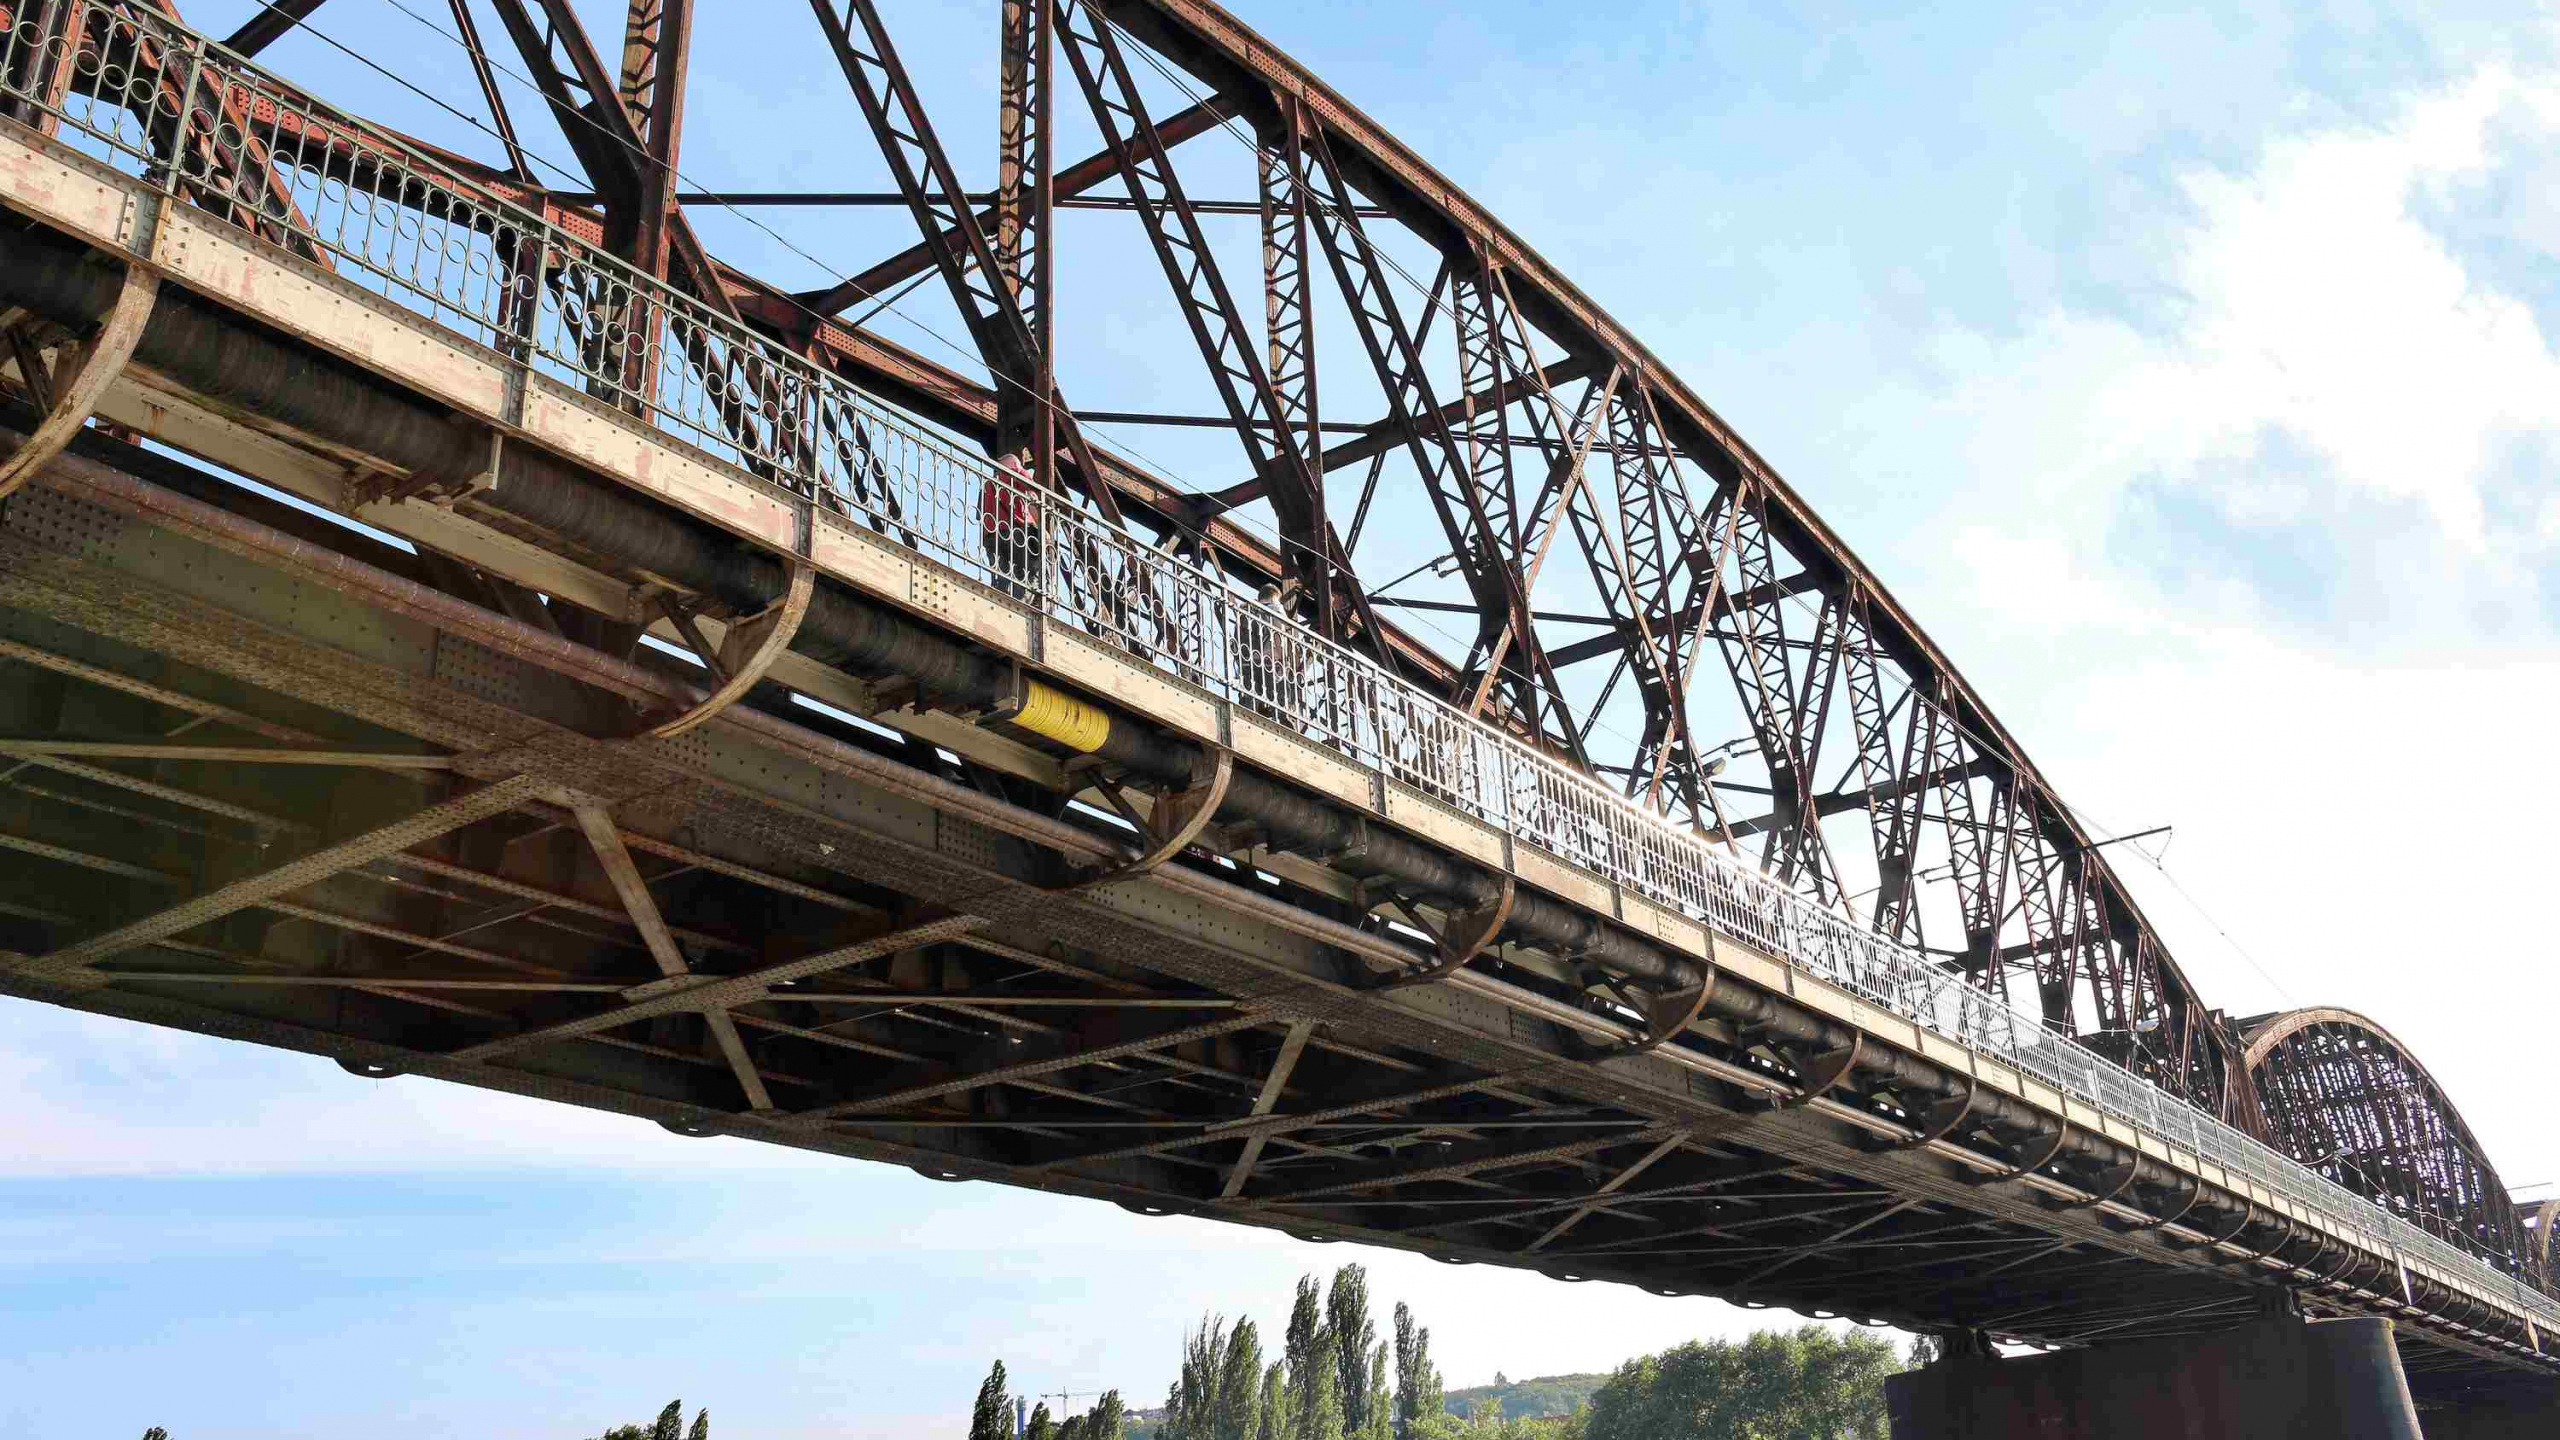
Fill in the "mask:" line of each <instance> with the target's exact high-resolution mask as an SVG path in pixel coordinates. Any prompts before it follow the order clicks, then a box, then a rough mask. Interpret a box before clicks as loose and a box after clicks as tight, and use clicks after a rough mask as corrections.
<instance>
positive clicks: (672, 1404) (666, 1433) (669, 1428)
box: [649, 1400, 684, 1440]
mask: <svg viewBox="0 0 2560 1440" xmlns="http://www.w3.org/2000/svg"><path fill="white" fill-rule="evenodd" d="M649 1440H684V1402H683V1401H682V1400H670V1401H668V1402H667V1408H666V1409H664V1410H661V1411H659V1412H658V1423H657V1424H655V1425H652V1426H650V1427H649Z"/></svg>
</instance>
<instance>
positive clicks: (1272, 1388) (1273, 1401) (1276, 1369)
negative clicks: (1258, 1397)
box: [1253, 1360, 1289, 1440]
mask: <svg viewBox="0 0 2560 1440" xmlns="http://www.w3.org/2000/svg"><path fill="white" fill-rule="evenodd" d="M1253 1440H1289V1366H1288V1364H1287V1362H1285V1361H1280V1360H1274V1361H1272V1362H1271V1364H1270V1367H1269V1368H1267V1369H1265V1370H1264V1371H1263V1372H1262V1413H1261V1414H1259V1415H1257V1416H1255V1417H1254V1426H1253Z"/></svg>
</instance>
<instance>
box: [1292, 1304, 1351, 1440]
mask: <svg viewBox="0 0 2560 1440" xmlns="http://www.w3.org/2000/svg"><path fill="white" fill-rule="evenodd" d="M1284 1356H1285V1358H1286V1360H1287V1361H1288V1365H1289V1404H1288V1409H1289V1430H1288V1440H1342V1401H1341V1399H1340V1398H1339V1397H1340V1392H1341V1385H1342V1380H1341V1376H1340V1374H1339V1372H1338V1371H1337V1370H1336V1369H1335V1366H1334V1345H1333V1332H1332V1331H1331V1330H1329V1329H1327V1328H1326V1326H1325V1323H1324V1290H1323V1287H1322V1286H1320V1285H1318V1284H1317V1283H1316V1277H1314V1276H1313V1275H1303V1276H1300V1277H1299V1279H1298V1297H1297V1302H1296V1304H1295V1305H1293V1306H1292V1307H1291V1308H1290V1310H1289V1331H1288V1337H1287V1341H1286V1349H1285V1352H1284Z"/></svg>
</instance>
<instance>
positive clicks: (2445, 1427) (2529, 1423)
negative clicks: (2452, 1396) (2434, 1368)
mask: <svg viewBox="0 0 2560 1440" xmlns="http://www.w3.org/2000/svg"><path fill="white" fill-rule="evenodd" d="M2420 1418H2421V1419H2423V1420H2424V1421H2425V1422H2426V1428H2427V1440H2552V1437H2553V1436H2555V1435H2560V1386H2555V1387H2552V1388H2550V1389H2547V1390H2544V1391H2543V1392H2542V1393H2540V1394H2532V1393H2523V1394H2517V1395H2513V1396H2500V1397H2497V1398H2494V1399H2492V1398H2486V1397H2484V1398H2481V1399H2476V1400H2470V1401H2465V1402H2463V1403H2460V1404H2454V1405H2448V1406H2446V1407H2445V1408H2443V1409H2441V1410H2429V1411H2427V1412H2426V1414H2425V1415H2423V1416H2422V1417H2420Z"/></svg>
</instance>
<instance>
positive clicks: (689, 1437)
mask: <svg viewBox="0 0 2560 1440" xmlns="http://www.w3.org/2000/svg"><path fill="white" fill-rule="evenodd" d="M685 1440H711V1407H710V1406H708V1405H705V1406H703V1407H702V1408H701V1409H699V1410H696V1411H694V1412H693V1428H692V1429H691V1430H688V1431H686V1432H685Z"/></svg>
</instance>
